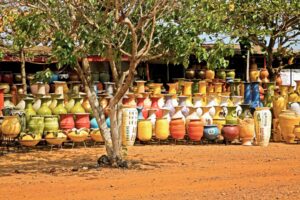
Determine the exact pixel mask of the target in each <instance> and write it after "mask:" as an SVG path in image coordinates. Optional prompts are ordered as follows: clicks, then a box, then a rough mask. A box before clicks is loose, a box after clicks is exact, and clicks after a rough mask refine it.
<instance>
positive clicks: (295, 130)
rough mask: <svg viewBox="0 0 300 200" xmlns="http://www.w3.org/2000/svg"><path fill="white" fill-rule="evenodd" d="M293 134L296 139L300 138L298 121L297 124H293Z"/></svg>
mask: <svg viewBox="0 0 300 200" xmlns="http://www.w3.org/2000/svg"><path fill="white" fill-rule="evenodd" d="M294 134H295V136H296V137H297V138H298V139H300V123H299V125H295V128H294Z"/></svg>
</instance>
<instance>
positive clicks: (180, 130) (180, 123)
mask: <svg viewBox="0 0 300 200" xmlns="http://www.w3.org/2000/svg"><path fill="white" fill-rule="evenodd" d="M170 133H171V136H172V138H173V139H176V140H180V139H183V138H184V135H185V123H184V120H183V119H181V118H177V119H172V120H171V122H170Z"/></svg>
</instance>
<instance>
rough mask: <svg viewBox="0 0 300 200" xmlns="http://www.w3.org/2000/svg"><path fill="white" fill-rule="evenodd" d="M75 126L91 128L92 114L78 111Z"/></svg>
mask: <svg viewBox="0 0 300 200" xmlns="http://www.w3.org/2000/svg"><path fill="white" fill-rule="evenodd" d="M75 116H76V120H75V127H76V128H77V129H81V128H87V129H89V128H90V114H89V113H77V114H75Z"/></svg>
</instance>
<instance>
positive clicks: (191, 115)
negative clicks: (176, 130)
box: [186, 106, 200, 125]
mask: <svg viewBox="0 0 300 200" xmlns="http://www.w3.org/2000/svg"><path fill="white" fill-rule="evenodd" d="M192 119H200V117H199V116H198V114H197V108H196V107H194V106H189V115H188V116H187V117H186V125H188V124H189V123H190V120H192Z"/></svg>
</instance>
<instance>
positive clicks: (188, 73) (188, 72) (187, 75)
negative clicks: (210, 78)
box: [185, 69, 195, 79]
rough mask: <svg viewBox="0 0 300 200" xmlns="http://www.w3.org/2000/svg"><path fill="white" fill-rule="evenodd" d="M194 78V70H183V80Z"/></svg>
mask: <svg viewBox="0 0 300 200" xmlns="http://www.w3.org/2000/svg"><path fill="white" fill-rule="evenodd" d="M194 77H195V70H194V69H187V70H185V78H186V79H193V78H194Z"/></svg>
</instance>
